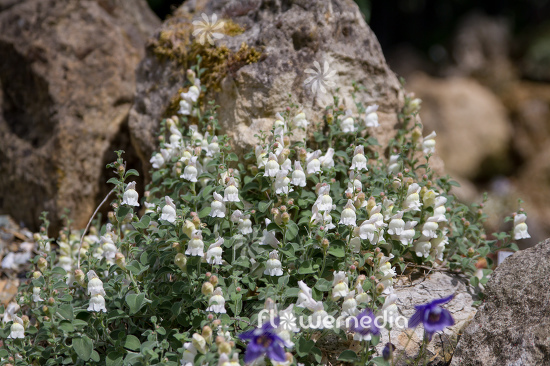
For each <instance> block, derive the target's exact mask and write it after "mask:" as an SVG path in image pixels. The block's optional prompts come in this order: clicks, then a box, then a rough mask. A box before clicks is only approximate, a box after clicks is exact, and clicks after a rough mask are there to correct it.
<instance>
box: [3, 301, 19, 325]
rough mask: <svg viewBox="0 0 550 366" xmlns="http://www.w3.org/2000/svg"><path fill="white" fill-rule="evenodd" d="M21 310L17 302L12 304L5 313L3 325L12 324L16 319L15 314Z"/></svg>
mask: <svg viewBox="0 0 550 366" xmlns="http://www.w3.org/2000/svg"><path fill="white" fill-rule="evenodd" d="M19 309H20V306H19V305H18V304H17V303H16V302H13V301H12V302H10V303H9V304H8V307H7V308H6V310H5V311H4V317H3V318H2V322H3V323H7V322H11V321H13V320H14V319H15V316H16V315H15V313H17V312H18V311H19Z"/></svg>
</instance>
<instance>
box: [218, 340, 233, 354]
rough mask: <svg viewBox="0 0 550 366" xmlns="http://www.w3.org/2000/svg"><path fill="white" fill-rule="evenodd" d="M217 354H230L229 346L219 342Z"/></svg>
mask: <svg viewBox="0 0 550 366" xmlns="http://www.w3.org/2000/svg"><path fill="white" fill-rule="evenodd" d="M218 352H219V353H220V354H222V353H225V354H227V355H228V354H230V353H231V345H230V344H229V343H227V342H221V343H220V344H219V346H218Z"/></svg>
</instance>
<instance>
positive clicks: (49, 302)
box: [48, 297, 55, 306]
mask: <svg viewBox="0 0 550 366" xmlns="http://www.w3.org/2000/svg"><path fill="white" fill-rule="evenodd" d="M53 304H55V299H54V298H53V297H50V298H49V299H48V305H50V306H52V305H53Z"/></svg>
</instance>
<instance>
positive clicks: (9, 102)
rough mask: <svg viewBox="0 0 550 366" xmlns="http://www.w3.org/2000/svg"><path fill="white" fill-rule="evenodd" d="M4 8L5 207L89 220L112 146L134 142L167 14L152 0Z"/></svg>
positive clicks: (1, 178) (28, 218)
mask: <svg viewBox="0 0 550 366" xmlns="http://www.w3.org/2000/svg"><path fill="white" fill-rule="evenodd" d="M1 5H2V6H1V7H0V55H1V57H0V192H1V193H0V210H1V211H3V212H6V213H9V214H10V215H11V216H12V217H14V219H16V220H17V221H22V222H23V223H25V224H26V225H27V226H30V227H32V228H33V229H36V228H37V226H38V225H39V220H38V218H39V216H40V213H41V212H42V211H49V212H50V216H49V218H50V220H51V221H52V224H53V225H52V227H53V228H55V227H58V224H59V222H60V217H61V215H63V213H64V209H65V208H68V209H70V210H71V215H70V216H71V218H72V219H73V220H74V224H75V226H77V227H83V226H84V225H85V224H86V223H87V221H88V219H89V218H90V216H91V214H92V212H93V210H94V209H95V207H96V205H97V203H98V202H99V201H100V200H101V199H102V197H101V198H100V197H99V196H101V194H100V191H101V187H102V186H105V182H106V179H105V173H106V169H105V164H106V162H107V161H108V160H109V159H112V158H113V157H114V156H113V153H112V152H113V151H114V150H117V149H126V150H129V149H130V144H129V139H128V138H127V137H125V136H127V120H128V112H129V110H130V107H131V105H132V103H133V97H134V92H135V69H136V66H137V64H138V62H139V61H140V60H141V59H142V57H143V55H144V51H145V50H144V45H145V42H146V39H147V37H148V36H149V35H150V34H152V32H153V30H154V29H155V28H156V27H157V26H158V24H159V21H158V19H157V18H156V16H155V15H154V14H153V13H152V12H151V11H150V10H149V8H148V7H147V3H146V1H145V0H137V1H125V0H83V1H68V2H65V1H55V0H25V1H15V2H14V1H3V2H2V4H1ZM128 159H129V160H131V154H128ZM136 161H137V160H136Z"/></svg>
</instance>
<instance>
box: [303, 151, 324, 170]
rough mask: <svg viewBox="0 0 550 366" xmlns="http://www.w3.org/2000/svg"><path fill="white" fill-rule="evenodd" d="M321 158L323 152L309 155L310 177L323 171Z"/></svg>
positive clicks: (307, 161)
mask: <svg viewBox="0 0 550 366" xmlns="http://www.w3.org/2000/svg"><path fill="white" fill-rule="evenodd" d="M320 157H321V150H316V151H314V152H312V153H308V154H307V159H306V163H307V166H306V168H307V174H308V175H311V174H316V173H319V172H320V171H321V161H320V160H319V158H320Z"/></svg>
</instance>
